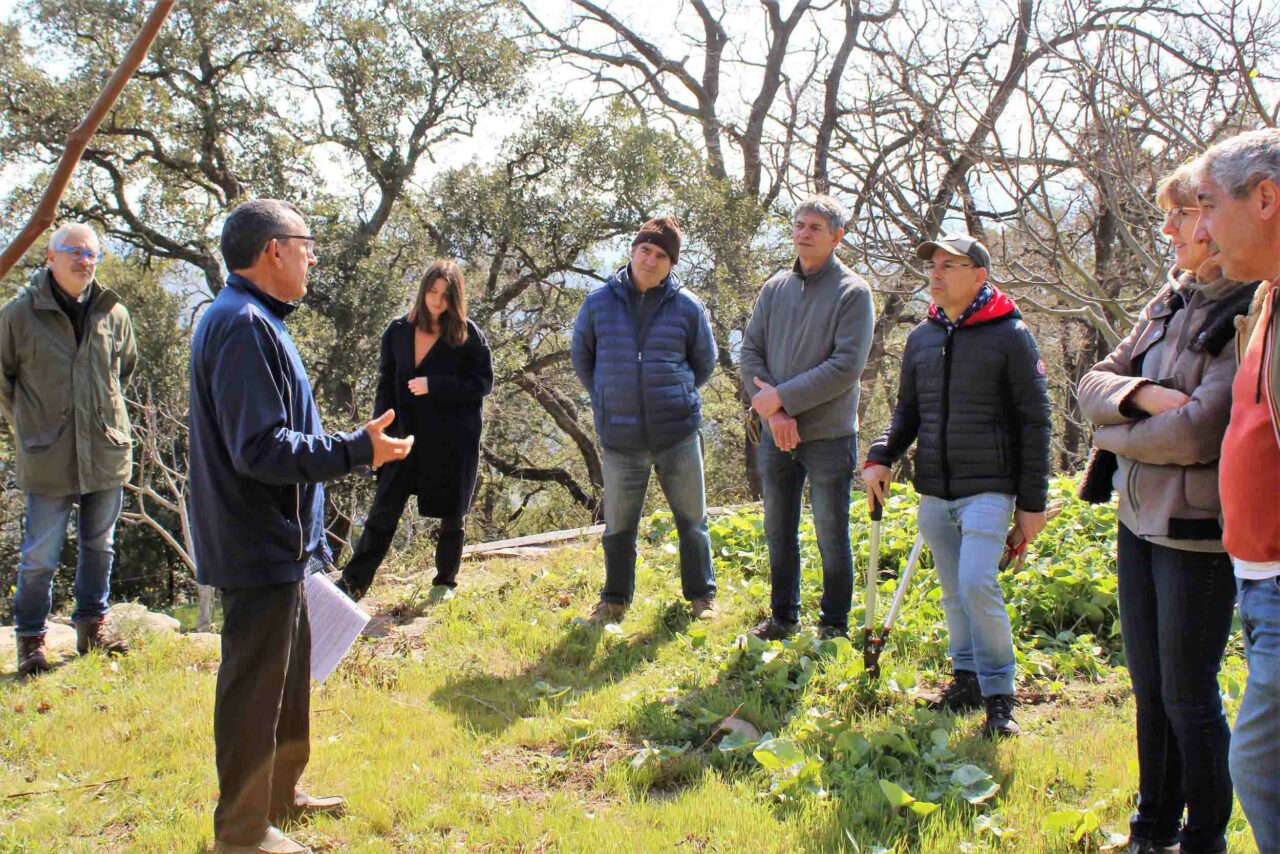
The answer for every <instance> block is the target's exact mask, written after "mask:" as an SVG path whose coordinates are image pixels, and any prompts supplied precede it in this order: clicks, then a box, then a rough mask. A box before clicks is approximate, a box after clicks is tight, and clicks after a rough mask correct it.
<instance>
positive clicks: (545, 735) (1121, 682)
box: [0, 482, 1254, 854]
mask: <svg viewBox="0 0 1280 854" xmlns="http://www.w3.org/2000/svg"><path fill="white" fill-rule="evenodd" d="M1069 487H1070V484H1069V483H1066V482H1063V483H1060V484H1058V485H1057V487H1056V489H1057V490H1058V491H1059V492H1064V491H1065V490H1067V489H1068V488H1069ZM1114 528H1115V519H1114V514H1112V513H1111V511H1109V510H1107V509H1101V510H1095V509H1092V508H1089V507H1086V506H1084V505H1081V504H1079V503H1077V502H1074V501H1070V502H1069V503H1068V504H1067V507H1066V510H1064V512H1063V513H1062V515H1060V516H1059V517H1058V518H1057V519H1055V520H1054V521H1053V522H1052V523H1051V525H1050V527H1049V529H1048V531H1047V532H1046V534H1045V535H1044V536H1043V537H1042V539H1041V540H1040V541H1038V543H1037V547H1036V552H1035V554H1034V555H1033V556H1032V557H1031V558H1030V559H1029V560H1028V561H1027V563H1026V565H1025V566H1023V567H1022V568H1021V569H1020V570H1017V571H1014V572H1010V573H1008V574H1007V575H1006V576H1005V577H1004V579H1003V582H1004V584H1005V590H1006V593H1007V595H1008V599H1009V603H1010V610H1011V614H1012V615H1013V618H1014V625H1015V631H1016V634H1017V647H1018V655H1019V662H1020V679H1021V682H1020V685H1019V688H1020V693H1021V694H1022V696H1023V697H1024V698H1026V699H1027V700H1029V701H1030V704H1029V705H1027V706H1024V707H1023V708H1022V709H1021V711H1020V713H1019V719H1020V721H1021V723H1022V724H1023V728H1024V733H1025V734H1024V735H1023V737H1021V738H1019V739H1016V740H1013V741H1009V742H1003V743H1000V744H993V743H991V742H990V741H987V740H985V739H983V738H981V736H980V734H979V729H980V726H981V715H978V714H975V715H971V716H967V717H955V716H951V715H942V714H935V713H932V712H929V711H926V710H924V709H922V708H921V707H919V706H918V704H917V701H916V700H917V697H916V695H917V694H918V692H919V691H920V690H921V689H922V688H925V687H931V686H934V685H936V684H937V683H938V682H939V681H941V680H942V679H943V678H944V676H945V671H946V659H945V640H946V636H945V624H944V621H943V617H942V611H941V607H940V605H939V602H938V595H937V589H936V582H935V581H934V579H933V573H932V568H931V566H930V564H929V561H928V559H927V552H926V559H925V560H924V562H923V565H922V567H921V572H920V573H919V575H917V577H916V581H915V583H914V586H913V589H912V591H911V593H910V594H909V596H908V599H907V602H906V606H905V608H904V611H903V617H902V620H901V621H900V623H899V626H898V629H897V631H896V632H895V635H894V640H893V642H892V644H891V645H890V646H889V648H888V649H887V650H886V651H885V653H884V658H883V661H882V666H883V668H884V673H883V676H882V678H881V679H880V680H879V681H878V682H875V681H872V680H870V679H869V678H868V677H867V675H866V674H865V673H864V672H863V667H862V656H861V652H860V650H859V649H858V648H857V645H856V644H853V645H851V644H848V643H845V642H842V641H834V642H832V641H828V642H820V641H818V640H817V639H816V637H815V636H814V634H813V633H812V631H811V630H808V631H804V632H802V633H801V634H800V635H798V636H797V637H796V638H794V639H792V640H789V641H787V642H785V643H760V642H755V641H748V640H747V639H745V638H744V637H742V633H743V632H745V630H746V629H748V628H749V627H750V626H751V625H752V624H754V623H755V622H756V621H757V620H759V619H760V618H761V617H762V616H764V615H765V613H766V611H767V602H768V560H767V553H766V550H765V547H764V537H763V528H762V526H761V521H760V518H759V513H758V510H752V509H749V510H744V511H742V512H740V513H738V514H735V515H730V516H724V517H720V518H718V519H715V520H713V523H712V538H713V543H714V547H715V551H716V567H717V571H718V574H719V583H720V591H721V592H720V598H719V604H720V609H721V612H722V616H721V617H720V618H719V619H718V620H716V621H715V622H713V623H710V624H701V623H700V624H693V623H691V622H690V621H689V618H688V616H687V611H686V609H685V607H684V604H683V602H682V601H681V599H680V595H679V573H678V571H677V568H676V555H675V553H674V552H675V548H674V546H675V540H674V533H673V531H672V530H671V525H670V518H669V516H667V515H665V514H661V513H660V514H656V515H655V516H654V517H653V518H652V519H651V520H650V522H649V523H648V525H647V530H646V532H645V542H644V544H643V548H642V550H641V567H640V571H639V576H638V595H637V599H636V601H635V603H634V604H633V606H632V608H631V610H630V611H629V613H628V614H627V617H626V619H625V621H623V622H622V623H621V624H620V625H619V626H616V627H612V628H607V629H595V628H591V627H588V626H585V625H582V624H581V622H580V621H579V620H578V619H577V618H578V617H580V616H582V615H585V613H586V612H587V611H588V610H589V609H590V607H591V605H592V604H593V603H594V601H595V599H596V593H597V591H598V588H599V585H600V583H601V581H602V575H603V570H602V557H601V553H600V551H599V549H598V547H595V545H594V544H587V545H584V546H578V547H571V548H566V549H562V550H560V551H557V552H555V553H553V554H552V555H551V556H549V557H548V558H545V559H539V560H536V561H535V560H516V559H496V560H490V561H488V562H486V563H484V564H480V563H475V562H471V563H467V564H465V565H464V567H463V573H462V577H461V587H460V589H459V595H458V597H457V598H455V599H453V600H451V601H448V602H445V603H440V604H434V605H433V604H431V603H429V602H427V601H426V600H425V592H424V591H425V590H426V589H427V588H428V587H429V582H428V581H424V580H423V579H425V578H429V571H426V572H422V573H418V572H417V571H415V570H412V569H409V567H414V566H417V565H419V563H418V562H419V560H420V559H421V558H422V556H421V555H401V556H400V557H399V558H398V559H397V562H396V565H393V566H390V567H388V570H387V572H385V573H384V575H383V577H382V578H381V579H380V580H379V583H378V584H377V585H376V586H375V589H374V597H375V598H374V605H373V607H374V608H375V609H376V610H378V611H379V612H380V613H382V614H383V617H382V620H383V621H384V622H386V623H388V624H389V626H390V631H389V632H388V633H387V634H386V635H385V636H384V637H379V638H365V639H362V640H361V641H359V642H358V644H357V646H356V648H355V649H354V650H353V652H352V654H351V655H350V656H349V658H348V659H347V660H346V661H345V662H344V663H343V665H342V666H341V667H340V668H339V670H338V671H337V672H336V673H335V674H334V675H333V676H332V677H330V679H329V680H328V681H327V682H326V683H324V684H323V685H321V686H318V687H317V688H316V689H315V691H314V692H313V699H312V709H313V712H312V742H313V745H312V762H311V765H310V768H309V770H308V773H307V777H306V780H305V782H306V784H307V786H308V788H309V789H310V790H311V791H313V792H315V793H317V794H326V793H333V792H336V793H341V794H344V795H346V796H347V797H348V798H349V802H350V812H349V814H348V815H347V816H345V817H343V818H341V819H336V820H335V819H321V820H319V821H317V822H315V823H313V824H310V825H306V826H303V827H299V828H296V829H295V831H294V833H295V835H296V837H297V838H299V839H300V840H302V841H304V842H305V843H307V844H309V845H312V846H314V847H316V848H317V849H322V850H332V851H355V852H365V851H368V852H373V851H378V852H383V851H385V852H400V851H454V850H459V851H593V852H594V851H725V852H729V851H733V852H738V851H750V852H770V851H778V852H783V851H785V852H794V851H813V852H826V851H854V852H871V851H886V850H887V851H894V852H899V854H903V853H904V852H908V851H911V852H916V851H928V852H934V851H936V852H954V851H1012V852H1025V851H1034V852H1041V851H1044V852H1058V851H1061V852H1067V851H1080V850H1097V849H1099V848H1100V847H1102V846H1106V845H1108V844H1109V842H1111V841H1112V837H1110V836H1109V835H1108V834H1109V833H1113V832H1120V833H1123V832H1124V831H1125V829H1126V827H1127V816H1128V814H1129V812H1130V811H1131V810H1132V808H1133V801H1134V790H1135V786H1136V779H1137V773H1136V763H1135V759H1134V757H1135V750H1134V738H1133V708H1132V702H1131V701H1130V699H1129V696H1128V690H1127V679H1126V678H1125V676H1124V672H1123V667H1122V664H1123V662H1122V659H1121V657H1120V655H1121V651H1120V649H1119V637H1118V635H1119V632H1118V627H1117V624H1116V608H1115V583H1114V571H1113V570H1114V567H1113V559H1114V548H1113V539H1114ZM853 531H854V533H855V550H856V554H857V557H856V560H857V562H858V565H859V566H865V563H864V561H865V558H866V549H867V543H866V537H865V510H864V509H863V507H862V506H861V503H859V506H858V507H857V509H856V510H855V519H854V521H853ZM802 534H803V539H802V548H803V551H804V566H805V568H804V594H803V596H804V607H805V617H806V625H808V626H810V627H811V626H812V624H813V622H814V620H816V611H817V597H818V595H819V593H820V586H819V585H820V578H821V571H820V565H819V563H818V558H817V552H816V547H815V545H814V542H813V535H812V528H811V522H810V521H809V520H807V519H806V521H805V523H804V529H803V532H802ZM914 536H915V524H914V499H913V497H912V496H911V495H910V494H909V493H908V492H905V491H904V492H896V493H895V494H894V496H893V498H892V499H891V501H890V502H889V506H888V508H887V513H886V522H885V526H884V539H883V542H884V545H885V550H884V557H883V560H882V563H881V565H882V568H883V576H882V585H881V602H882V603H886V604H887V602H888V597H889V596H891V595H892V591H893V589H894V586H895V584H896V574H897V572H898V571H900V569H901V567H902V565H903V564H904V563H905V560H906V553H907V551H908V549H909V548H910V545H911V541H912V539H913V538H914ZM391 576H398V577H401V578H403V579H407V580H405V581H403V582H401V583H391V582H390V581H389V580H388V579H389V578H390V577H391ZM420 576H421V577H420ZM860 607H861V606H860V603H859V609H860ZM859 616H860V612H857V611H856V612H855V614H854V617H855V618H857V617H859ZM1237 644H1238V642H1237V641H1233V648H1232V651H1231V652H1230V654H1229V656H1228V660H1227V665H1226V670H1225V673H1224V677H1223V684H1224V692H1225V694H1226V696H1227V698H1228V708H1229V710H1230V711H1231V712H1232V713H1234V708H1235V704H1236V702H1237V701H1238V695H1239V686H1240V685H1242V684H1243V678H1244V668H1243V663H1242V661H1241V659H1240V657H1239V649H1238V645H1237ZM216 656H217V652H216V650H214V649H210V648H209V647H208V646H206V645H202V644H198V643H194V642H191V641H189V640H186V639H184V638H182V637H180V636H178V637H168V638H166V637H154V638H151V639H142V640H140V641H139V643H138V645H137V651H136V652H135V653H134V654H133V655H131V656H129V657H127V658H124V659H121V660H120V661H118V662H112V661H109V660H107V659H104V658H102V657H100V656H98V655H96V654H95V655H91V656H88V657H86V658H83V659H77V660H74V661H72V662H71V663H69V664H67V665H66V666H64V667H62V668H60V669H58V670H57V671H56V672H54V673H52V674H50V675H48V676H46V677H44V678H41V679H39V680H36V681H33V682H30V683H26V684H19V683H15V682H12V681H11V680H6V681H4V682H3V683H0V796H3V795H18V797H7V798H0V828H3V830H0V851H14V852H16V851H51V850H58V851H157V852H161V851H163V852H170V851H184V852H186V851H199V850H204V848H205V847H206V846H208V845H209V844H211V842H212V820H211V815H212V810H213V806H214V802H215V799H216V781H215V777H214V771H213V744H212V734H211V729H212V727H211V717H212V702H213V687H214V675H215V671H216V666H217V660H216ZM730 716H732V717H733V718H734V719H736V720H737V721H739V722H741V723H740V724H738V725H737V726H736V729H735V730H734V731H731V732H727V733H726V732H725V731H722V730H721V729H720V724H721V722H722V721H724V719H725V718H727V717H730ZM26 793H31V794H26ZM1230 850H1231V851H1232V852H1244V851H1252V850H1254V847H1253V843H1252V839H1251V837H1250V835H1249V834H1248V832H1247V830H1246V829H1245V828H1244V825H1243V822H1242V821H1237V823H1236V824H1235V826H1234V828H1233V832H1232V833H1231V836H1230Z"/></svg>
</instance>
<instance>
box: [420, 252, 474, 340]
mask: <svg viewBox="0 0 1280 854" xmlns="http://www.w3.org/2000/svg"><path fill="white" fill-rule="evenodd" d="M438 279H444V281H445V284H446V286H447V287H446V288H445V298H446V299H447V300H448V301H449V307H448V308H446V309H445V310H444V314H442V315H440V329H439V330H437V329H436V328H435V323H434V322H433V321H432V317H431V312H429V311H427V305H426V304H427V291H429V290H431V287H432V286H433V285H434V284H435V283H436V280H438ZM409 322H410V323H411V324H413V325H414V326H416V327H418V328H419V329H421V330H422V331H423V332H437V331H438V332H439V333H440V337H441V338H443V339H444V340H445V343H446V344H448V345H449V346H450V347H460V346H462V345H463V344H465V343H466V341H467V292H466V288H465V286H464V284H463V281H462V268H461V267H459V266H458V264H457V262H456V261H450V260H449V259H448V258H438V259H436V261H435V262H434V263H433V264H432V265H431V266H430V267H428V268H427V272H425V273H423V275H422V282H421V283H419V285H418V297H417V299H415V300H414V301H413V305H412V306H411V307H410V308H409Z"/></svg>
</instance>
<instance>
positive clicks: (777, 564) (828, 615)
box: [759, 430, 857, 630]
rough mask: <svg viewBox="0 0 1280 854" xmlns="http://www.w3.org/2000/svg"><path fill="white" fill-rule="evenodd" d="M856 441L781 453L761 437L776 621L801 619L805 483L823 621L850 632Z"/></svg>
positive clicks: (823, 442) (814, 443)
mask: <svg viewBox="0 0 1280 854" xmlns="http://www.w3.org/2000/svg"><path fill="white" fill-rule="evenodd" d="M856 458H857V438H856V437H854V436H845V437H842V438H839V439H813V440H810V441H808V442H801V443H800V444H799V445H797V446H796V448H795V450H793V451H780V450H778V446H777V445H775V444H774V443H773V437H772V436H771V435H770V434H769V431H767V430H764V431H761V433H760V453H759V468H760V483H761V486H762V487H763V488H764V538H765V542H766V543H768V545H769V574H770V578H771V581H772V583H773V594H772V597H771V599H772V601H771V603H770V604H771V606H772V609H773V616H774V619H777V620H780V621H782V622H787V623H794V622H798V621H799V619H800V533H799V529H800V505H801V503H802V501H803V497H804V482H805V480H806V479H807V480H808V481H809V503H810V504H811V505H813V527H814V531H815V533H816V534H817V537H818V553H819V554H820V555H822V602H821V605H820V608H821V612H822V613H821V617H820V619H821V620H822V623H823V624H824V625H828V626H832V627H834V628H838V629H846V630H847V629H848V628H849V606H850V605H851V604H852V602H853V549H852V547H851V546H850V544H849V493H850V490H851V488H852V487H853V467H854V463H855V461H856Z"/></svg>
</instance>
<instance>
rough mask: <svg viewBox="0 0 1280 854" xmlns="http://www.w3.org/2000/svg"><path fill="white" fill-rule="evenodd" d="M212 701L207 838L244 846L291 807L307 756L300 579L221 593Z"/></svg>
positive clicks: (307, 654) (306, 662)
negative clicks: (214, 779) (213, 779)
mask: <svg viewBox="0 0 1280 854" xmlns="http://www.w3.org/2000/svg"><path fill="white" fill-rule="evenodd" d="M222 615H223V622H222V664H221V666H220V667H219V668H218V687H217V692H216V696H215V700H214V706H213V741H214V749H215V752H216V753H217V763H218V807H217V809H216V810H214V813H213V829H214V835H215V836H216V837H217V838H218V839H219V840H221V841H222V842H225V843H227V844H230V845H251V844H253V843H255V842H257V841H258V840H260V839H261V838H262V836H263V834H265V833H266V832H267V826H268V825H269V824H271V823H273V822H277V821H279V820H281V819H282V818H283V817H284V816H285V815H286V814H287V812H288V810H289V808H290V807H291V806H292V805H293V797H294V790H295V788H296V787H297V785H298V780H299V779H300V778H301V777H302V769H303V768H305V767H306V766H307V759H308V758H309V757H310V753H311V744H310V738H311V722H310V706H311V627H310V624H309V623H308V621H307V600H306V595H305V591H304V589H303V584H302V582H292V583H289V584H270V585H263V586H261V587H236V588H224V589H223V590H222Z"/></svg>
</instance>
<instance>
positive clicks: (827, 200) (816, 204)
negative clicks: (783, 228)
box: [791, 196, 849, 233]
mask: <svg viewBox="0 0 1280 854" xmlns="http://www.w3.org/2000/svg"><path fill="white" fill-rule="evenodd" d="M806 213H812V214H817V215H818V216H820V217H823V218H825V219H826V221H827V222H828V223H829V224H830V225H831V231H832V233H835V232H837V231H839V230H840V229H842V228H844V226H845V223H846V222H847V221H848V219H849V214H848V212H846V211H845V209H844V205H842V204H840V203H839V202H838V201H836V200H835V199H833V198H832V197H831V196H810V197H809V198H807V199H805V200H804V201H803V202H801V203H800V204H798V205H796V207H795V210H794V211H792V212H791V221H792V222H795V221H796V220H797V219H799V218H800V214H806Z"/></svg>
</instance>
